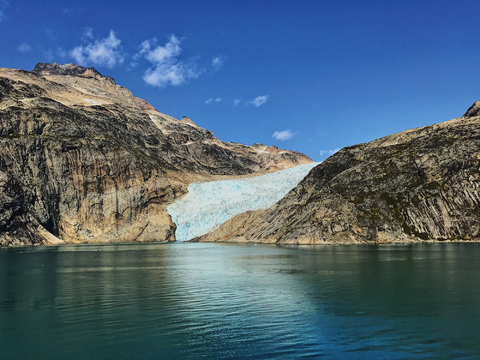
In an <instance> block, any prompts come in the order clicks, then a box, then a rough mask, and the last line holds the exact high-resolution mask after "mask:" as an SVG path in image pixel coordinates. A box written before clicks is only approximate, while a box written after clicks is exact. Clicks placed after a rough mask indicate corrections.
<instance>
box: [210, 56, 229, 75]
mask: <svg viewBox="0 0 480 360" xmlns="http://www.w3.org/2000/svg"><path fill="white" fill-rule="evenodd" d="M225 60H226V57H225V56H221V55H220V56H217V57H215V58H213V59H212V67H213V70H215V71H217V70H219V69H220V68H221V67H222V66H223V64H224V63H225Z"/></svg>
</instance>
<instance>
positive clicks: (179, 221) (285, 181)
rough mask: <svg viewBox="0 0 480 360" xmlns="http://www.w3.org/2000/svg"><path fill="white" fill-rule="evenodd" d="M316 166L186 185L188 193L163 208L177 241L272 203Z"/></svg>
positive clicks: (206, 231) (203, 232)
mask: <svg viewBox="0 0 480 360" xmlns="http://www.w3.org/2000/svg"><path fill="white" fill-rule="evenodd" d="M316 165H318V163H311V164H307V165H300V166H296V167H294V168H290V169H286V170H281V171H277V172H275V173H271V174H266V175H262V176H256V177H252V178H244V179H234V180H219V181H210V182H199V183H192V184H190V185H189V186H188V194H187V195H185V196H184V197H183V198H181V199H179V200H177V201H176V202H174V203H173V204H171V205H169V206H168V207H167V211H168V213H169V214H170V216H171V217H172V220H173V222H174V223H175V224H176V225H177V231H176V233H175V236H176V238H177V241H186V240H190V239H193V238H195V237H197V236H201V235H204V234H207V233H209V232H210V231H212V230H214V229H216V228H217V227H219V226H220V225H221V224H222V223H223V222H225V221H226V220H228V219H230V218H231V217H233V216H234V215H237V214H240V213H242V212H245V211H248V210H259V209H266V208H268V207H270V206H272V205H273V204H275V203H276V202H277V201H279V200H280V199H281V198H283V197H284V196H285V195H286V194H287V193H288V192H289V191H290V190H291V189H293V188H294V187H295V186H296V185H297V184H298V183H299V182H300V181H301V180H302V179H303V178H304V177H305V176H306V175H307V174H308V172H309V171H310V170H311V169H312V168H313V167H315V166H316Z"/></svg>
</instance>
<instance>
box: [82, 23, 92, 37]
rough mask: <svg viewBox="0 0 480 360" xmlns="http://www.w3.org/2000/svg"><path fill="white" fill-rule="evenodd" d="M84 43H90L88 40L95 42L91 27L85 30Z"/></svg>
mask: <svg viewBox="0 0 480 360" xmlns="http://www.w3.org/2000/svg"><path fill="white" fill-rule="evenodd" d="M82 38H83V39H84V41H88V39H90V40H93V29H92V28H91V27H88V26H87V27H86V28H85V30H83V37H82Z"/></svg>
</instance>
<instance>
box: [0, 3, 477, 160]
mask: <svg viewBox="0 0 480 360" xmlns="http://www.w3.org/2000/svg"><path fill="white" fill-rule="evenodd" d="M479 18H480V2H479V1H467V0H456V1H443V0H435V1H427V0H426V1H422V0H415V1H410V0H403V1H402V0H400V1H399V0H397V1H389V0H383V1H369V0H364V1H348V0H345V1H342V0H329V1H327V0H325V1H321V0H318V1H302V0H297V1H293V0H292V1H282V0H276V1H268V0H264V1H261V0H257V1H208V0H205V1H183V0H180V1H141V0H139V1H136V2H133V1H131V2H129V1H101V0H97V1H89V0H84V1H81V2H79V1H45V2H40V1H24V0H15V1H13V0H0V33H1V36H0V67H7V68H17V69H25V70H32V69H33V68H34V66H35V64H36V63H37V62H55V61H57V62H59V63H70V62H75V63H80V64H81V65H83V66H87V67H89V66H94V67H95V68H96V69H97V70H99V71H100V72H101V73H102V74H104V75H110V76H112V77H114V78H115V80H116V82H117V84H119V85H122V86H125V87H127V88H129V89H130V90H131V91H132V92H133V94H134V95H136V96H139V97H141V98H144V99H146V100H147V101H149V102H150V103H151V104H152V105H153V106H155V107H156V108H157V109H158V110H159V111H160V112H163V113H166V114H169V115H172V116H174V117H176V118H181V117H182V116H188V117H190V118H191V119H192V120H193V121H195V122H196V123H197V124H198V125H199V126H202V127H204V128H207V129H209V130H212V131H213V132H214V134H215V135H216V136H217V137H218V138H220V139H221V140H223V141H233V142H241V143H245V144H248V145H251V144H253V143H255V142H260V143H263V144H267V145H276V146H278V147H280V148H287V149H291V150H296V151H301V152H303V153H305V154H307V155H309V156H310V157H311V158H312V159H313V160H315V161H319V160H324V159H325V158H326V157H327V156H329V155H330V154H331V153H332V152H333V151H335V149H338V148H342V147H344V146H349V145H354V144H357V143H362V142H367V141H370V140H373V139H375V138H378V137H382V136H385V135H388V134H391V133H394V132H398V131H403V130H405V129H409V128H414V127H419V126H424V125H429V124H433V123H438V122H442V121H445V120H449V119H451V118H454V117H459V116H461V115H463V113H464V112H465V111H466V110H467V108H468V107H469V106H470V105H471V104H472V103H473V102H475V101H477V100H479V99H480V81H479V73H480V66H479V64H480V46H479V43H480V41H479V40H480V39H479V32H480V30H479V28H478V19H479Z"/></svg>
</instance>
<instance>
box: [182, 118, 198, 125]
mask: <svg viewBox="0 0 480 360" xmlns="http://www.w3.org/2000/svg"><path fill="white" fill-rule="evenodd" d="M180 122H181V123H182V124H188V125H192V126H196V127H198V125H197V124H195V123H194V122H193V121H192V119H190V118H188V117H186V116H184V117H182V119H181V120H180Z"/></svg>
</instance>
